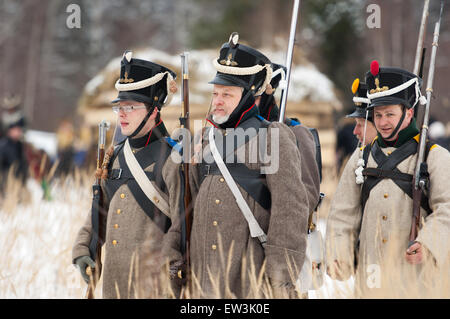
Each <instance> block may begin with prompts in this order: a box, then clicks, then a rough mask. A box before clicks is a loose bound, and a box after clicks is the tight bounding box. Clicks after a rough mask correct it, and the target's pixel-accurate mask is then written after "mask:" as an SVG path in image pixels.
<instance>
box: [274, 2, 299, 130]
mask: <svg viewBox="0 0 450 319" xmlns="http://www.w3.org/2000/svg"><path fill="white" fill-rule="evenodd" d="M299 10H300V0H295V2H294V8H293V10H292V19H291V31H290V34H289V45H288V50H287V56H286V64H285V65H286V70H287V72H286V80H285V81H283V83H280V87H281V89H282V95H281V103H280V118H279V122H280V123H284V120H285V113H286V103H287V97H288V89H289V81H290V79H291V68H292V57H293V54H294V44H295V32H296V29H297V20H298V13H299Z"/></svg>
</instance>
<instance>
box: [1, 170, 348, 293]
mask: <svg viewBox="0 0 450 319" xmlns="http://www.w3.org/2000/svg"><path fill="white" fill-rule="evenodd" d="M26 187H27V189H28V190H29V191H30V193H31V194H32V197H31V202H30V203H29V204H27V205H18V206H17V207H16V209H15V210H14V211H13V212H7V211H4V210H3V211H2V210H0V243H1V246H0V298H24V299H27V298H33V299H40V298H48V299H52V298H63V299H65V298H83V296H84V293H85V290H86V285H85V283H84V282H83V281H82V280H81V276H80V275H79V272H78V270H77V269H76V268H75V267H74V266H73V265H72V261H71V249H72V245H73V242H74V239H75V236H76V235H77V232H78V230H79V228H80V227H81V225H82V224H83V223H84V220H85V218H86V216H87V214H88V212H89V209H90V198H91V194H90V192H91V189H90V186H89V185H88V183H87V186H82V185H80V183H79V182H77V181H75V180H73V179H72V178H69V179H66V180H65V181H64V182H57V183H54V184H53V186H52V189H51V192H52V200H51V201H44V200H42V195H43V193H42V189H41V187H40V185H39V184H37V183H36V182H34V181H31V180H30V181H28V183H27V186H26ZM318 227H319V229H320V230H321V232H322V234H324V230H325V223H324V222H320V223H319V225H318ZM352 286H353V281H352V279H350V280H349V281H347V282H343V283H341V282H337V281H334V280H331V279H330V278H329V277H328V276H325V280H324V285H323V286H322V287H321V288H320V289H319V290H317V291H310V292H309V297H310V298H314V299H315V298H339V297H342V296H346V295H348V292H349V290H350V289H351V288H352Z"/></svg>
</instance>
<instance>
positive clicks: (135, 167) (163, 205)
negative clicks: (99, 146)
mask: <svg viewBox="0 0 450 319" xmlns="http://www.w3.org/2000/svg"><path fill="white" fill-rule="evenodd" d="M123 154H124V155H125V162H126V163H127V165H128V168H129V169H130V172H131V174H132V175H133V177H134V178H135V180H136V182H137V183H138V185H139V187H140V188H141V190H142V191H143V192H144V194H145V195H146V196H147V197H148V199H149V200H151V201H152V203H153V204H155V206H156V207H158V209H159V210H160V211H162V212H163V213H164V214H165V215H167V217H169V218H170V213H169V204H168V203H167V202H166V201H165V200H164V199H163V198H162V196H161V195H160V194H159V193H158V191H157V190H156V188H155V187H154V186H153V184H152V182H150V180H149V179H148V177H147V175H145V172H144V170H143V169H142V167H141V165H139V163H138V161H137V159H136V157H135V156H134V154H133V152H132V151H131V147H130V143H129V142H128V139H127V140H126V141H125V145H124V147H123Z"/></svg>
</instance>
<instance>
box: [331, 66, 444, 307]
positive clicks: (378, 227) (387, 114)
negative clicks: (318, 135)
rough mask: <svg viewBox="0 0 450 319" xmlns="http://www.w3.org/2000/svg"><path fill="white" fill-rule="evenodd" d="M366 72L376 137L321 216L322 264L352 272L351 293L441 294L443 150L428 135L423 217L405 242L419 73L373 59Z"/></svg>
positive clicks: (344, 275) (337, 273) (339, 274)
mask: <svg viewBox="0 0 450 319" xmlns="http://www.w3.org/2000/svg"><path fill="white" fill-rule="evenodd" d="M373 65H375V66H374V67H371V71H370V72H368V73H367V75H366V83H367V85H368V98H369V100H370V105H369V108H370V109H372V112H373V113H372V116H373V119H374V123H375V127H376V128H377V131H378V136H377V138H376V139H375V140H374V141H373V142H372V143H369V144H368V145H367V146H366V147H365V148H364V149H361V150H358V149H357V150H356V151H355V153H354V154H353V155H352V157H351V158H350V159H349V161H348V163H347V165H346V167H345V169H344V171H343V174H342V177H341V179H340V181H339V184H338V187H337V190H336V193H335V194H334V198H333V201H332V205H331V210H330V213H329V218H328V222H327V236H326V246H327V269H328V273H329V274H330V275H331V276H332V277H333V278H336V279H339V280H346V279H348V278H349V277H350V276H351V275H352V274H355V277H356V290H355V296H360V297H382V298H387V297H390V298H399V297H400V298H405V297H409V298H411V297H414V298H420V297H443V296H446V297H448V278H449V269H450V268H449V247H450V242H449V235H448V234H449V225H450V182H449V181H450V170H449V168H450V166H449V165H450V164H449V163H450V154H449V152H448V151H447V150H445V149H444V148H442V147H440V146H438V145H434V144H433V143H428V144H427V146H426V149H425V153H426V163H427V164H428V173H429V181H428V189H427V191H426V192H425V193H424V196H423V198H422V201H421V207H420V211H421V216H422V217H423V219H422V222H421V227H420V229H419V231H418V236H417V238H416V239H415V241H414V242H413V243H410V241H409V237H410V231H411V226H412V212H413V209H412V207H413V201H412V187H413V186H412V176H413V174H414V172H415V168H416V164H417V156H418V154H417V149H418V141H419V130H418V129H417V127H416V121H415V118H414V107H417V106H418V103H419V101H422V103H423V99H422V98H421V95H420V84H421V79H420V78H418V77H417V76H416V75H414V74H411V73H410V72H408V71H405V70H402V69H397V68H378V67H377V64H376V62H374V63H373ZM355 267H356V269H355Z"/></svg>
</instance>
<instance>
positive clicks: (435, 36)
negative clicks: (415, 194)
mask: <svg viewBox="0 0 450 319" xmlns="http://www.w3.org/2000/svg"><path fill="white" fill-rule="evenodd" d="M443 4H444V3H443V2H442V5H441V13H440V17H439V20H438V22H436V24H435V26H434V34H433V44H432V46H433V47H432V49H431V59H430V68H429V70H428V78H427V89H426V93H427V104H426V107H425V112H424V116H423V124H422V128H421V133H420V143H419V145H420V146H421V147H419V154H418V156H417V165H416V172H415V176H416V179H415V185H414V186H415V187H416V189H417V188H418V187H419V183H420V176H419V175H420V164H421V163H422V162H423V159H424V154H425V147H424V146H425V143H426V138H427V135H428V122H429V116H430V104H431V97H432V94H433V79H434V70H435V66H436V54H437V48H438V43H439V30H440V27H441V19H442V11H443Z"/></svg>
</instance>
